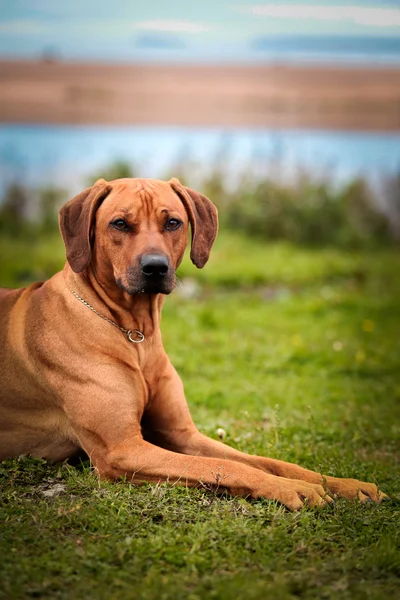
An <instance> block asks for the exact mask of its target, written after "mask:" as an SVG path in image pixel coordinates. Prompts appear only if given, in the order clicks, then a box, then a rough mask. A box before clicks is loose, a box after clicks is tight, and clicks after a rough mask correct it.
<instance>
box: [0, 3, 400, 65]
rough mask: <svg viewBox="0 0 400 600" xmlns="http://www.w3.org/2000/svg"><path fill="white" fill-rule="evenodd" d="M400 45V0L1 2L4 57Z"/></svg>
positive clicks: (114, 56) (126, 55) (201, 53)
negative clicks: (277, 39) (285, 43)
mask: <svg viewBox="0 0 400 600" xmlns="http://www.w3.org/2000/svg"><path fill="white" fill-rule="evenodd" d="M298 34H303V35H311V36H317V35H318V36H321V35H343V36H345V35H346V36H390V37H395V36H396V37H397V38H399V39H400V2H399V1H398V0H386V1H381V2H378V1H376V0H363V1H359V0H350V2H344V1H342V0H330V1H329V0H328V1H325V2H321V1H317V0H284V1H280V2H268V1H267V2H266V1H259V0H253V1H251V2H240V1H238V0H200V1H193V0H175V1H174V0H130V1H128V0H113V1H112V2H110V0H69V1H64V2H61V1H60V0H59V1H57V0H0V54H1V55H19V56H38V55H41V54H42V53H43V51H44V50H49V49H51V50H53V51H55V52H56V53H57V54H59V55H60V56H61V57H63V58H88V59H91V58H99V59H107V58H108V59H110V60H113V59H125V60H129V59H132V58H135V57H138V55H139V57H140V53H141V52H143V51H146V50H148V48H149V47H151V46H153V47H157V46H158V50H159V51H162V52H164V53H165V52H167V54H168V51H170V50H171V51H172V53H173V52H175V53H179V52H181V53H182V52H186V51H194V52H197V54H198V55H199V56H205V57H207V56H208V55H214V56H215V57H216V58H218V55H219V52H220V53H221V56H222V55H223V54H224V53H227V52H228V53H229V52H230V51H232V52H234V53H235V52H236V53H238V52H240V49H245V48H248V47H249V45H250V44H251V42H252V40H254V39H256V38H257V37H260V36H265V35H288V36H292V35H298Z"/></svg>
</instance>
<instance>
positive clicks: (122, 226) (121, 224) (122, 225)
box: [111, 219, 128, 231]
mask: <svg viewBox="0 0 400 600" xmlns="http://www.w3.org/2000/svg"><path fill="white" fill-rule="evenodd" d="M111 225H112V226H113V227H115V229H119V230H120V231H126V230H127V229H128V225H127V223H126V221H124V219H116V220H115V221H113V222H112V223H111Z"/></svg>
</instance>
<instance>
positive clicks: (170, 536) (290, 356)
mask: <svg viewBox="0 0 400 600" xmlns="http://www.w3.org/2000/svg"><path fill="white" fill-rule="evenodd" d="M0 255H1V256H2V257H6V258H7V261H5V260H2V262H1V265H0V284H1V285H4V286H14V285H15V286H20V285H24V284H25V283H27V282H29V281H31V280H33V279H36V278H42V277H48V276H50V275H51V273H53V272H54V271H55V270H57V269H58V268H60V267H61V265H62V262H63V249H62V245H61V243H60V241H59V240H58V237H56V238H53V237H52V236H49V237H48V239H46V240H38V239H34V238H32V240H30V241H29V242H26V241H13V242H11V241H10V240H9V239H6V238H3V239H0ZM399 273H400V256H399V254H398V252H395V251H393V250H392V251H390V250H375V251H370V252H367V251H363V252H350V251H347V252H344V251H338V250H334V249H323V250H319V251H317V250H307V249H304V248H298V247H295V246H290V245H288V244H281V243H277V244H263V243H261V242H257V241H256V240H248V239H246V238H243V237H240V236H237V235H233V234H229V235H228V234H225V235H221V236H220V237H219V240H218V241H217V245H216V248H215V251H214V252H213V255H212V259H211V261H210V263H209V264H208V265H207V266H206V267H205V269H204V270H203V271H197V270H196V269H195V268H194V267H193V266H191V265H190V264H189V262H188V261H186V262H184V264H183V266H182V269H181V281H182V283H181V285H179V286H178V289H177V290H176V292H175V293H174V294H173V295H172V296H171V297H170V298H168V299H167V301H166V304H165V309H164V316H163V322H162V328H163V335H164V343H165V346H166V349H167V351H168V352H169V354H170V356H171V358H172V361H173V363H174V364H175V366H176V368H177V369H178V371H179V373H180V375H181V376H182V379H183V381H184V384H185V389H186V393H187V398H188V401H189V404H190V407H191V410H192V414H193V417H194V420H195V422H196V423H197V425H198V427H199V429H200V430H201V431H202V432H204V433H206V434H208V435H210V436H212V437H215V438H217V429H218V428H223V429H224V430H225V431H226V438H225V442H226V443H228V444H231V445H233V446H235V447H236V448H238V449H240V450H244V451H247V452H251V453H259V454H268V455H269V456H271V457H275V458H280V459H284V460H289V461H292V462H297V463H300V464H302V465H303V466H305V467H308V468H312V469H315V470H320V471H322V472H324V473H325V474H328V475H338V476H353V477H357V478H359V479H362V480H367V481H374V482H377V483H379V485H380V486H381V488H382V489H383V490H384V491H385V492H386V493H388V494H389V495H390V496H391V498H392V501H391V502H388V503H384V504H383V505H375V504H368V505H361V504H359V503H358V502H348V501H345V500H338V501H337V502H336V503H335V505H334V506H333V507H329V508H326V509H307V508H304V510H302V511H301V512H299V513H289V512H288V511H287V510H285V509H284V508H283V507H281V506H279V505H277V504H276V503H273V502H269V501H267V500H260V501H248V500H245V499H237V498H230V497H228V496H222V497H220V496H216V495H213V494H212V493H210V492H207V491H205V490H202V489H190V490H186V489H184V488H178V487H175V488H171V487H168V486H164V485H146V486H143V487H140V488H136V487H132V486H130V485H128V484H126V483H124V482H119V483H116V484H110V483H99V482H98V481H97V479H96V478H95V477H94V476H93V475H92V474H91V472H90V468H89V465H88V464H86V463H84V464H81V465H79V466H71V465H68V464H62V465H57V466H49V465H47V464H46V463H44V462H43V461H38V460H33V459H29V458H19V459H17V460H13V461H6V462H4V463H2V464H0V489H1V500H0V518H1V520H2V523H3V524H2V527H1V530H0V550H1V558H0V563H1V564H0V598H4V599H7V600H11V599H15V600H17V599H18V600H20V599H24V598H51V599H53V598H55V599H56V598H68V599H74V600H76V599H81V598H82V599H92V598H93V599H96V600H97V599H105V600H106V599H107V600H109V599H111V600H114V599H115V600H125V599H130V598H132V599H154V600H164V599H165V600H167V599H168V600H169V599H180V598H188V599H190V600H197V599H199V600H200V599H201V600H203V599H204V598H213V599H221V600H225V599H227V600H228V599H233V598H235V599H236V598H246V600H253V599H257V600H259V599H260V600H261V599H263V600H264V599H265V598H269V597H276V598H279V599H283V600H285V599H289V598H297V597H301V598H323V599H324V598H338V597H341V598H343V599H352V600H353V599H358V598H360V599H362V600H366V599H376V600H378V599H379V600H380V599H382V598H394V597H395V595H396V592H397V593H398V589H399V583H400V582H399V577H400V551H399V545H400V544H399V541H400V527H399V523H400V502H399V498H400V480H399V470H398V467H399V452H400V327H399V323H400V278H399ZM57 486H58V487H57ZM57 489H58V491H59V493H58V495H54V496H51V495H49V494H48V492H50V494H51V493H53V492H55V491H56V490H57Z"/></svg>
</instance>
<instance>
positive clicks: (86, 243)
mask: <svg viewBox="0 0 400 600" xmlns="http://www.w3.org/2000/svg"><path fill="white" fill-rule="evenodd" d="M110 191H111V186H110V185H108V184H107V182H106V181H105V180H104V179H99V180H98V181H96V183H95V184H94V185H93V186H92V187H90V188H88V189H86V190H84V191H83V192H81V193H80V194H78V195H77V196H75V198H73V199H72V200H70V201H69V202H67V203H66V204H64V206H63V207H62V208H61V210H60V213H59V223H60V230H61V235H62V237H63V240H64V245H65V249H66V252H67V260H68V262H69V264H70V266H71V268H72V270H73V271H75V273H82V271H83V270H84V269H85V268H86V267H87V266H88V264H89V262H90V259H91V257H92V248H91V237H92V229H93V225H94V219H95V215H96V211H97V209H98V207H99V206H100V204H101V203H102V202H103V200H104V198H105V197H106V196H107V194H109V193H110Z"/></svg>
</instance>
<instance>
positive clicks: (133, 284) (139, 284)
mask: <svg viewBox="0 0 400 600" xmlns="http://www.w3.org/2000/svg"><path fill="white" fill-rule="evenodd" d="M116 282H117V285H118V287H119V288H120V289H121V290H123V291H124V292H126V293H127V294H129V295H130V296H136V295H139V294H165V295H168V294H170V293H171V292H172V290H173V289H174V287H175V283H176V277H175V272H174V271H172V270H171V272H168V273H167V274H166V275H164V276H162V277H160V276H155V277H151V278H149V277H146V278H144V277H143V276H141V274H139V273H137V274H134V273H132V271H129V272H128V273H127V274H126V276H125V277H124V278H122V277H119V278H117V279H116Z"/></svg>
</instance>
